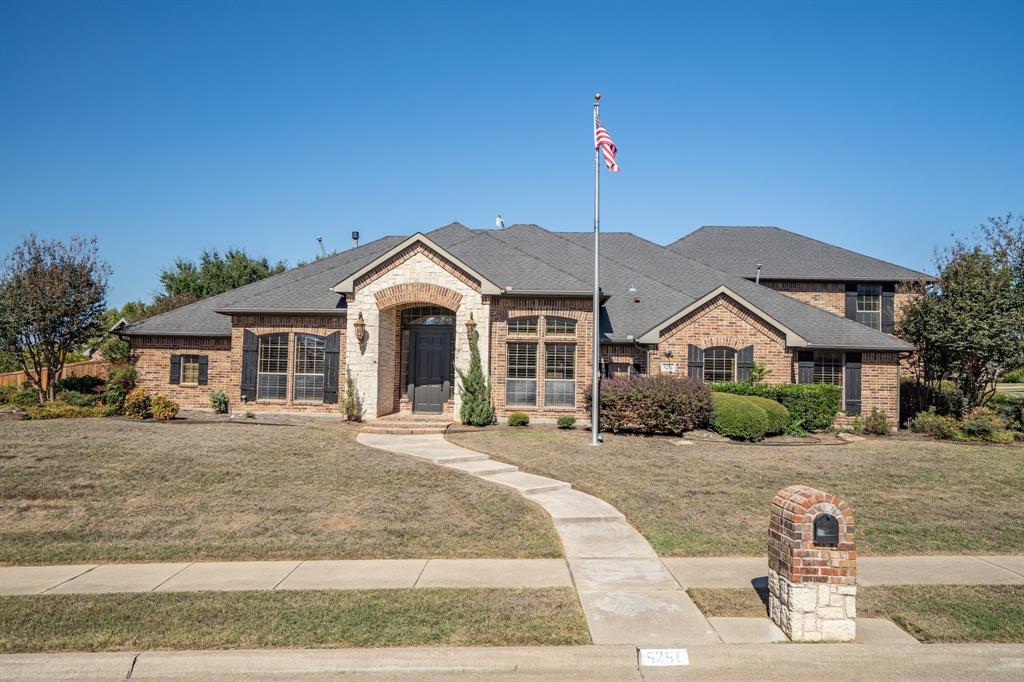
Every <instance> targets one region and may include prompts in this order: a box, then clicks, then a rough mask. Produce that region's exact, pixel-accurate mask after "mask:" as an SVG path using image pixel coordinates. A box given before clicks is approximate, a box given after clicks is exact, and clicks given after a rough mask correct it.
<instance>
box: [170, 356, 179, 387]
mask: <svg viewBox="0 0 1024 682" xmlns="http://www.w3.org/2000/svg"><path fill="white" fill-rule="evenodd" d="M170 381H171V383H172V384H180V383H181V356H180V355H172V356H171V379H170Z"/></svg>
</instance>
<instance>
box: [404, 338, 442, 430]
mask: <svg viewBox="0 0 1024 682" xmlns="http://www.w3.org/2000/svg"><path fill="white" fill-rule="evenodd" d="M410 341H411V343H412V350H413V366H412V368H411V375H412V382H411V383H412V409H413V410H414V411H415V412H434V413H439V412H441V410H442V408H443V406H444V403H445V401H446V400H447V399H448V395H449V393H450V392H451V383H450V377H451V344H452V331H451V330H450V329H436V330H435V329H417V330H416V331H414V332H413V334H412V338H411V339H410Z"/></svg>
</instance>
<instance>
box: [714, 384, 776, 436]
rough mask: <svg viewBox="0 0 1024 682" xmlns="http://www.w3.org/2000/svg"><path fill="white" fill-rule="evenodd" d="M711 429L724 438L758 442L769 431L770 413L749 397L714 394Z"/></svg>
mask: <svg viewBox="0 0 1024 682" xmlns="http://www.w3.org/2000/svg"><path fill="white" fill-rule="evenodd" d="M711 395H712V400H713V402H714V408H715V409H714V414H713V415H712V417H711V428H713V429H714V430H715V431H716V432H718V433H720V434H722V435H723V436H728V437H729V438H736V439H738V440H749V441H754V442H757V441H759V440H761V439H763V438H764V437H765V434H767V433H768V429H769V420H768V413H767V412H766V411H765V409H764V408H763V407H761V406H760V405H758V404H757V403H755V402H754V401H752V400H750V399H749V398H748V397H747V396H741V395H734V394H731V393H717V392H716V393H712V394H711Z"/></svg>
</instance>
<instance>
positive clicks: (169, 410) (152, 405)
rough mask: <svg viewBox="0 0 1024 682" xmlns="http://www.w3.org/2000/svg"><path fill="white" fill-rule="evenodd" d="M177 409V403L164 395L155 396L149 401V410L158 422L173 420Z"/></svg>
mask: <svg viewBox="0 0 1024 682" xmlns="http://www.w3.org/2000/svg"><path fill="white" fill-rule="evenodd" d="M179 409H180V408H179V407H178V403H176V402H174V401H173V400H171V399H170V398H168V397H167V396H165V395H155V396H153V397H152V398H150V399H149V410H150V412H151V413H152V414H153V418H154V419H159V420H160V421H167V420H168V419H174V416H175V415H176V414H178V410H179Z"/></svg>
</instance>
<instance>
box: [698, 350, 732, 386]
mask: <svg viewBox="0 0 1024 682" xmlns="http://www.w3.org/2000/svg"><path fill="white" fill-rule="evenodd" d="M735 379H736V351H734V350H733V349H732V348H722V347H719V348H707V349H705V350H704V381H705V382H709V381H734V380H735Z"/></svg>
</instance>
